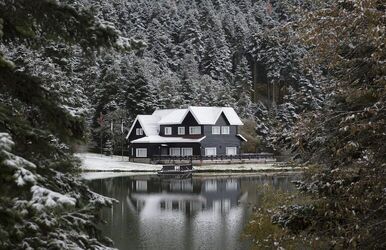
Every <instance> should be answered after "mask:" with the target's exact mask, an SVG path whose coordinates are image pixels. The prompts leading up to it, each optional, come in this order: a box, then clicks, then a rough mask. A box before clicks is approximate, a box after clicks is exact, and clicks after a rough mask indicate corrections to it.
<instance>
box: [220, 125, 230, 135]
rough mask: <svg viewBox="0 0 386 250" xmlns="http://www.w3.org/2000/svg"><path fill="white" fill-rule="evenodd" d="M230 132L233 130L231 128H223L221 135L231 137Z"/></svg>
mask: <svg viewBox="0 0 386 250" xmlns="http://www.w3.org/2000/svg"><path fill="white" fill-rule="evenodd" d="M230 131H231V129H230V127H229V126H222V127H221V134H223V135H229V134H230Z"/></svg>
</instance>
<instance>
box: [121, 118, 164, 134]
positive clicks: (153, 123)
mask: <svg viewBox="0 0 386 250" xmlns="http://www.w3.org/2000/svg"><path fill="white" fill-rule="evenodd" d="M137 121H138V122H139V124H140V125H141V127H142V129H143V132H145V135H146V136H151V135H158V133H159V125H158V119H157V117H156V116H153V115H137V117H136V118H135V120H134V122H133V125H131V128H130V130H129V133H128V134H127V136H126V139H127V138H129V135H130V134H131V131H132V130H133V128H134V126H135V124H136V123H137Z"/></svg>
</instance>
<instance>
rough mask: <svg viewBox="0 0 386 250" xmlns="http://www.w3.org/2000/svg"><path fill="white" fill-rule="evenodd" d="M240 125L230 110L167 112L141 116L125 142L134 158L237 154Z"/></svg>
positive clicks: (209, 108) (137, 118)
mask: <svg viewBox="0 0 386 250" xmlns="http://www.w3.org/2000/svg"><path fill="white" fill-rule="evenodd" d="M241 125H243V123H242V121H241V120H240V118H239V116H238V115H237V114H236V112H235V110H234V109H233V108H229V107H192V106H191V107H189V108H186V109H164V110H156V111H154V112H153V114H151V115H138V116H137V117H136V119H135V121H134V123H133V125H132V126H131V128H130V130H129V133H128V134H127V137H126V139H128V140H129V153H130V156H131V157H132V158H152V157H154V156H159V155H161V156H166V155H167V156H193V155H194V156H218V155H237V154H240V145H241V142H243V141H246V140H245V138H244V137H243V136H242V135H240V134H239V126H241Z"/></svg>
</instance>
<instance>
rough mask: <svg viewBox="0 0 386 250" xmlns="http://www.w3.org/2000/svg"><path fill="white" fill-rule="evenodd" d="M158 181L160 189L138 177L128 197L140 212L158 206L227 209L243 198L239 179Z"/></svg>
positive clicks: (166, 208)
mask: <svg viewBox="0 0 386 250" xmlns="http://www.w3.org/2000/svg"><path fill="white" fill-rule="evenodd" d="M162 184H165V183H162V181H161V185H158V187H159V188H160V189H161V190H159V189H158V190H154V191H156V192H157V193H155V192H152V188H151V187H148V185H147V181H146V180H135V185H132V187H135V190H133V191H134V192H131V193H130V195H129V200H130V202H132V204H133V205H134V206H135V208H136V210H137V212H142V211H143V210H145V211H152V212H154V211H155V210H158V211H159V212H161V211H172V210H177V211H181V212H184V213H186V214H191V213H195V212H198V211H203V210H213V211H215V212H228V211H229V210H230V209H231V207H234V206H237V204H238V200H239V199H240V196H241V192H240V181H239V180H238V179H207V180H205V181H203V182H202V181H201V180H196V181H195V180H194V179H183V180H168V181H166V185H162ZM149 206H151V207H149Z"/></svg>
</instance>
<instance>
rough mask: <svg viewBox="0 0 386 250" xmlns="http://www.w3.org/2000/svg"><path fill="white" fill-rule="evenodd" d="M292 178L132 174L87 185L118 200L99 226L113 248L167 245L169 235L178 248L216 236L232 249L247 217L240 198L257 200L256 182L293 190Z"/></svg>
mask: <svg viewBox="0 0 386 250" xmlns="http://www.w3.org/2000/svg"><path fill="white" fill-rule="evenodd" d="M292 179H293V177H289V176H254V177H221V178H216V177H213V178H208V177H205V178H203V177H198V178H196V177H193V178H191V179H182V180H181V179H179V180H173V179H169V180H165V179H160V178H158V177H155V176H134V177H118V178H110V179H104V180H93V181H90V182H89V186H90V188H91V189H92V190H94V191H96V192H98V193H100V194H103V195H106V196H109V197H113V198H115V199H117V200H119V201H120V203H119V204H115V205H114V207H113V208H112V209H106V210H103V214H102V217H103V218H104V219H105V220H106V222H107V224H106V225H105V226H103V227H102V229H103V231H104V233H106V235H108V236H110V237H112V239H113V240H114V241H115V242H116V244H117V245H116V246H118V247H119V246H128V245H130V246H133V249H135V248H146V247H149V246H150V247H151V246H154V245H157V244H159V245H160V246H164V247H167V246H168V245H167V244H168V242H169V241H170V240H171V239H174V240H175V241H176V242H175V246H180V247H181V248H184V246H187V245H186V244H188V243H186V242H190V243H189V244H190V246H193V248H195V247H197V248H199V246H213V244H214V243H213V242H214V241H218V240H220V241H223V244H224V245H225V246H229V247H232V246H236V245H235V244H236V243H235V242H236V241H237V238H238V235H239V233H240V231H241V230H242V228H243V223H244V222H245V220H246V215H245V213H246V211H247V210H246V207H247V204H246V203H242V204H240V200H244V199H247V200H248V202H251V203H254V201H256V202H257V201H258V197H259V190H258V186H259V185H264V184H266V185H272V186H274V187H275V188H281V189H284V190H286V189H290V188H293V187H292V184H291V180H292ZM189 244H188V245H189ZM196 244H201V245H196ZM135 246H136V247H135Z"/></svg>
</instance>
